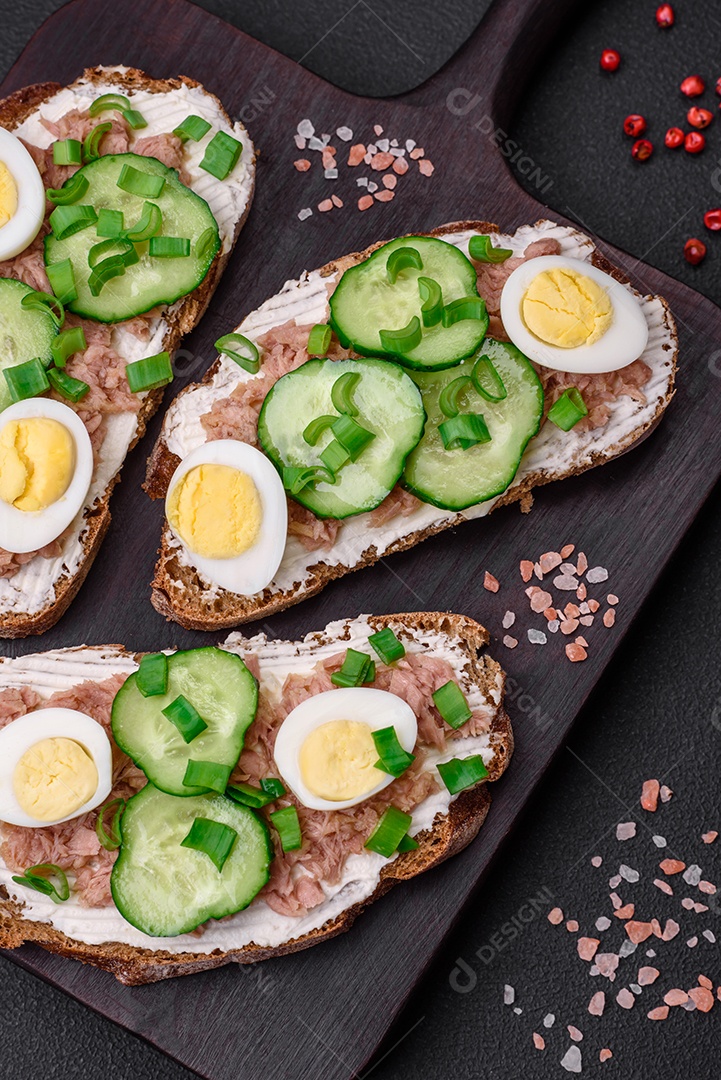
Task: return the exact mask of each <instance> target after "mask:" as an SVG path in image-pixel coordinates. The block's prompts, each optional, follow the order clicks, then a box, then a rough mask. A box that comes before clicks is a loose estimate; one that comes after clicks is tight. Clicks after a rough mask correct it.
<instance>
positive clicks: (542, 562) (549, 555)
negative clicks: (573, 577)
mask: <svg viewBox="0 0 721 1080" xmlns="http://www.w3.org/2000/svg"><path fill="white" fill-rule="evenodd" d="M562 562H563V559H562V558H561V556H560V555H559V554H558V552H557V551H544V553H543V555H541V557H540V559H539V560H538V564H539V566H540V567H541V571H542V572H543V573H544V574H550V572H551V570H555V569H556V567H557V566H560V565H561V563H562Z"/></svg>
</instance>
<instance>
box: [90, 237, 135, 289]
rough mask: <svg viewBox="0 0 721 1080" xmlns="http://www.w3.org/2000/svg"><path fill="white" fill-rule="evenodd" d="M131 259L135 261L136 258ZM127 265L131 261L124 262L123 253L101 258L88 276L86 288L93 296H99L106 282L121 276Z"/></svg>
mask: <svg viewBox="0 0 721 1080" xmlns="http://www.w3.org/2000/svg"><path fill="white" fill-rule="evenodd" d="M113 243H115V241H113ZM132 261H136V262H137V259H136V260H132ZM129 265H131V263H128V262H126V260H125V257H124V256H123V255H110V256H109V257H108V258H107V259H103V261H102V262H101V263H98V264H97V266H95V267H94V268H93V272H92V273H91V274H90V276H89V278H88V288H89V289H90V292H91V293H92V294H93V296H99V295H100V293H101V292H102V291H103V289H104V288H105V286H106V285H107V283H108V282H109V281H112V279H113V278H116V277H122V276H123V274H124V273H125V270H126V267H127V266H129Z"/></svg>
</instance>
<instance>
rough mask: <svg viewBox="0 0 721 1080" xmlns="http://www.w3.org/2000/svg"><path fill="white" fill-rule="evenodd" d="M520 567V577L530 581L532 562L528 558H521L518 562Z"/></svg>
mask: <svg viewBox="0 0 721 1080" xmlns="http://www.w3.org/2000/svg"><path fill="white" fill-rule="evenodd" d="M519 566H520V569H521V577H522V578H523V580H524V581H530V580H531V578H532V576H533V563H532V562H531V561H530V559H521V561H520V563H519Z"/></svg>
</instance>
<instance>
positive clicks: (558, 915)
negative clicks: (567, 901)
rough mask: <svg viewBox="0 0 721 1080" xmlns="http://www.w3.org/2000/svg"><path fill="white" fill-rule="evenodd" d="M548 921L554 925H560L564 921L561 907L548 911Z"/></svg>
mask: <svg viewBox="0 0 721 1080" xmlns="http://www.w3.org/2000/svg"><path fill="white" fill-rule="evenodd" d="M548 921H549V922H550V923H551V925H552V926H559V925H560V923H562V922H563V912H562V911H561V909H560V907H555V908H551V910H550V911H549V913H548Z"/></svg>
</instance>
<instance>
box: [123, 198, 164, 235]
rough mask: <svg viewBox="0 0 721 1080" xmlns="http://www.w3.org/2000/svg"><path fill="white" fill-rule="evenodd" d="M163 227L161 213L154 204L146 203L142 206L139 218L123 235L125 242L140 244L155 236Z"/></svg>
mask: <svg viewBox="0 0 721 1080" xmlns="http://www.w3.org/2000/svg"><path fill="white" fill-rule="evenodd" d="M162 227H163V212H162V210H161V209H160V207H159V206H156V204H155V203H152V202H146V203H145V205H144V206H143V213H142V215H141V217H139V218H138V220H137V221H136V222H135V224H134V225H133V227H132V228H131V229H128V231H127V232H126V233H125V237H126V239H127V240H130V242H131V243H133V244H141V243H142V242H143V241H144V240H150V239H151V237H153V236H156V235H157V234H158V233H159V232H160V230H161V229H162Z"/></svg>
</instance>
